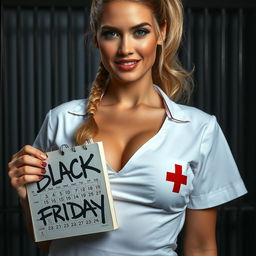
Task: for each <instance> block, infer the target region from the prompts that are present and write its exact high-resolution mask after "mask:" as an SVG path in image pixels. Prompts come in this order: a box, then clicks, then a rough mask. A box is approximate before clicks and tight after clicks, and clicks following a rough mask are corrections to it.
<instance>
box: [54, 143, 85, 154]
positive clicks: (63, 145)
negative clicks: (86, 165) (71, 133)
mask: <svg viewBox="0 0 256 256" xmlns="http://www.w3.org/2000/svg"><path fill="white" fill-rule="evenodd" d="M64 148H68V149H70V150H71V151H73V152H76V147H75V146H74V147H69V145H67V144H62V145H61V146H60V149H59V152H60V154H61V155H62V156H64V155H65V152H64ZM82 148H83V149H84V150H87V147H86V145H82Z"/></svg>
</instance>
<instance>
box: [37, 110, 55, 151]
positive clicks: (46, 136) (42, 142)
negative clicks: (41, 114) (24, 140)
mask: <svg viewBox="0 0 256 256" xmlns="http://www.w3.org/2000/svg"><path fill="white" fill-rule="evenodd" d="M52 138H53V131H52V128H51V110H50V111H49V112H48V113H47V115H46V117H45V119H44V122H43V124H42V126H41V128H40V131H39V133H38V135H37V137H36V139H35V141H34V143H33V147H35V148H38V149H40V150H42V151H44V152H47V151H50V150H51V148H52V141H53V139H52Z"/></svg>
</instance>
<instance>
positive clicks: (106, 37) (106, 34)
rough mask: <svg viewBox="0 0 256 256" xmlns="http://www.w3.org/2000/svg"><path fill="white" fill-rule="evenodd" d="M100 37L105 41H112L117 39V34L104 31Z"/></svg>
mask: <svg viewBox="0 0 256 256" xmlns="http://www.w3.org/2000/svg"><path fill="white" fill-rule="evenodd" d="M102 36H103V37H104V38H105V39H112V38H116V37H118V33H117V32H115V31H104V32H102Z"/></svg>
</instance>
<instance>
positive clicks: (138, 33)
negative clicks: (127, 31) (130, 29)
mask: <svg viewBox="0 0 256 256" xmlns="http://www.w3.org/2000/svg"><path fill="white" fill-rule="evenodd" d="M149 33H150V31H149V30H148V29H137V30H135V31H134V35H135V37H137V38H143V37H145V36H146V35H147V34H149ZM102 36H103V37H104V38H105V39H107V40H111V39H114V38H116V37H118V36H119V33H118V32H116V31H111V30H110V31H104V32H102Z"/></svg>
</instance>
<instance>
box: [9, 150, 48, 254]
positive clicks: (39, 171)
mask: <svg viewBox="0 0 256 256" xmlns="http://www.w3.org/2000/svg"><path fill="white" fill-rule="evenodd" d="M44 156H45V154H44V153H43V152H42V151H40V150H38V149H36V148H33V147H31V146H25V147H23V148H22V149H21V150H20V151H19V152H18V153H16V154H14V155H13V157H12V160H11V162H9V163H8V169H9V171H8V175H9V177H10V181H11V184H12V186H13V188H14V189H15V190H16V192H17V194H18V196H19V200H20V204H21V206H22V209H23V211H24V213H25V219H26V224H27V229H28V232H29V234H30V235H31V236H32V237H34V233H33V228H32V220H31V215H30V209H29V205H28V198H27V191H26V184H28V183H31V182H36V181H39V180H40V179H41V177H42V175H43V174H44V167H43V162H44V160H45V159H46V157H44ZM50 242H51V241H46V242H40V243H36V245H37V246H38V247H39V248H40V249H41V250H42V251H45V252H47V251H48V249H49V245H50Z"/></svg>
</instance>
